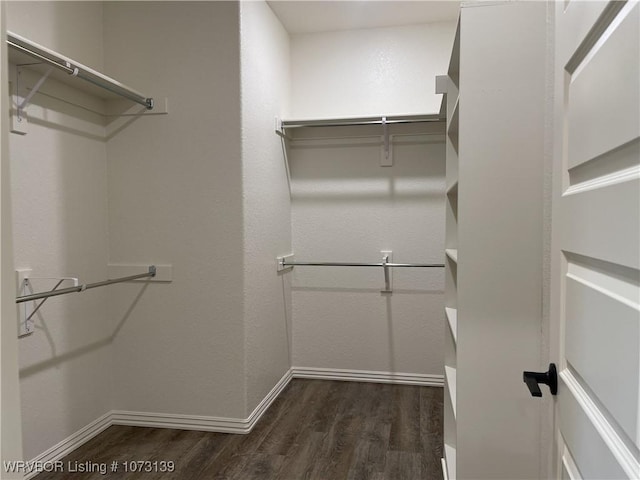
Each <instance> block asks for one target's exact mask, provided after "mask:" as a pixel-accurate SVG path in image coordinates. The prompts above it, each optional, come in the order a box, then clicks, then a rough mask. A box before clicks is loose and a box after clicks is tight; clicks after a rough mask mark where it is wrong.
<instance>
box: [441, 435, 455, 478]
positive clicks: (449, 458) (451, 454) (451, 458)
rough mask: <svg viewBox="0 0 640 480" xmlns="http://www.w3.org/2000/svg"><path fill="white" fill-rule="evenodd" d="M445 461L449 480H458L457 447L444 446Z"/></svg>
mask: <svg viewBox="0 0 640 480" xmlns="http://www.w3.org/2000/svg"><path fill="white" fill-rule="evenodd" d="M444 459H445V464H446V466H447V473H446V475H447V478H449V480H456V449H455V447H453V446H451V445H449V444H447V443H445V444H444Z"/></svg>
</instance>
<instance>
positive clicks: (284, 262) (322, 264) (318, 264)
mask: <svg viewBox="0 0 640 480" xmlns="http://www.w3.org/2000/svg"><path fill="white" fill-rule="evenodd" d="M280 266H281V267H283V268H286V267H294V266H305V267H382V268H387V267H389V268H401V267H410V268H413V267H418V268H444V264H442V263H384V262H383V263H355V262H296V261H293V262H290V261H287V260H286V259H285V260H282V261H281V262H280Z"/></svg>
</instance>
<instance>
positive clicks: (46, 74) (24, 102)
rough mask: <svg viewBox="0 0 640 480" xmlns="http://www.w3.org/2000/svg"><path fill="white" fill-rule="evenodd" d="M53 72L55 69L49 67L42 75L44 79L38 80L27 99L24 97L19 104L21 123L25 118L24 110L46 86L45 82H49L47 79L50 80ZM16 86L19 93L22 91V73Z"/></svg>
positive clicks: (19, 119)
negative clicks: (43, 86)
mask: <svg viewBox="0 0 640 480" xmlns="http://www.w3.org/2000/svg"><path fill="white" fill-rule="evenodd" d="M51 72H53V67H49V68H48V69H47V71H46V72H44V74H43V75H42V77H40V80H38V81H37V82H36V84H35V85H34V86H33V88H32V89H31V91H30V92H29V93H28V95H27V96H26V97H24V98H23V99H22V101H21V102H20V103H19V104H18V107H17V111H18V121H19V122H21V121H22V120H23V118H24V116H23V112H24V109H25V108H27V105H29V102H30V101H31V99H32V98H33V96H34V95H35V94H36V93H38V90H40V87H42V85H44V82H46V81H47V79H48V78H49V75H51ZM16 86H17V87H18V89H17V90H18V92H19V91H20V88H19V87H20V73H18V78H17V80H16Z"/></svg>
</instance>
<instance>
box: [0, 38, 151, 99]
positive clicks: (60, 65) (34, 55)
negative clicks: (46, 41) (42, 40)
mask: <svg viewBox="0 0 640 480" xmlns="http://www.w3.org/2000/svg"><path fill="white" fill-rule="evenodd" d="M7 45H8V46H9V47H10V55H9V59H10V61H11V62H12V63H15V64H16V65H21V66H27V65H28V66H29V67H31V68H34V69H35V70H38V71H40V72H41V73H43V75H45V76H44V77H43V78H44V79H46V77H48V76H51V77H53V78H55V79H56V80H59V81H61V82H64V83H70V84H74V86H76V87H77V88H79V89H81V90H84V91H86V92H88V93H90V94H92V95H95V96H97V97H99V98H104V99H113V98H117V97H124V98H126V99H128V100H130V101H132V102H135V103H138V104H140V105H143V106H144V107H145V108H146V109H147V110H151V109H153V107H154V102H153V98H151V97H147V96H145V95H143V94H142V93H140V92H137V91H135V90H133V89H132V88H129V87H128V86H126V85H124V84H122V83H120V82H118V81H117V80H114V79H113V78H110V77H107V76H106V75H104V74H102V73H100V72H97V71H95V70H93V69H92V68H89V67H87V66H85V65H83V64H81V63H79V62H76V61H75V60H71V59H70V58H67V57H65V56H64V55H61V54H59V53H57V52H54V51H53V50H50V49H48V48H46V47H43V46H42V45H38V44H37V43H35V42H32V41H31V40H27V39H26V38H24V37H21V36H20V35H16V34H15V33H11V32H7ZM34 59H35V60H36V62H34ZM51 67H53V68H51ZM77 78H79V79H81V80H84V82H77V81H76V79H77ZM38 86H39V85H38Z"/></svg>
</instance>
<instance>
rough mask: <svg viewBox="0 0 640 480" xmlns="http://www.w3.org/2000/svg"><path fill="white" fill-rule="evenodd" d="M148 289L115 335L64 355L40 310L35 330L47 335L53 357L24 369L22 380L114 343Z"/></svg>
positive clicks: (128, 310)
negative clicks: (58, 349)
mask: <svg viewBox="0 0 640 480" xmlns="http://www.w3.org/2000/svg"><path fill="white" fill-rule="evenodd" d="M148 287H149V282H146V283H145V284H144V285H143V286H142V288H140V291H139V292H138V293H137V294H136V296H135V298H134V299H133V302H131V305H130V306H129V308H128V309H127V311H126V313H125V314H124V315H123V317H122V318H121V319H120V321H119V322H118V324H117V325H116V328H115V329H114V330H113V333H112V334H111V335H109V336H108V337H105V338H103V339H101V340H97V341H94V342H92V343H90V344H87V345H84V346H82V347H80V348H77V349H75V350H71V351H69V352H65V353H62V354H59V353H58V352H57V348H56V345H55V343H54V339H53V336H52V335H51V333H50V330H49V326H48V325H47V320H46V318H45V315H43V313H42V311H41V310H39V311H38V312H37V313H36V316H37V318H38V321H37V322H36V323H35V329H36V330H41V331H43V332H44V333H45V336H46V337H47V341H48V343H49V346H50V347H51V357H50V358H48V359H47V360H45V361H42V362H38V363H35V364H33V365H29V366H28V367H25V368H22V369H21V370H20V377H22V378H25V377H28V376H30V375H33V374H35V373H38V372H40V371H43V370H47V369H49V368H52V367H56V366H58V365H60V364H61V363H63V362H67V361H69V360H73V359H75V358H78V357H81V356H82V355H86V354H87V353H91V352H93V351H95V350H98V349H100V348H103V347H105V346H107V345H110V344H111V343H112V342H113V340H114V339H115V338H116V336H117V335H118V333H119V332H120V330H121V329H122V327H123V326H124V324H125V323H126V321H127V320H128V319H129V317H130V316H131V314H132V312H133V311H134V309H135V307H136V305H137V304H138V302H139V301H140V299H141V298H142V296H143V295H144V293H145V291H146V290H147V288H148Z"/></svg>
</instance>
